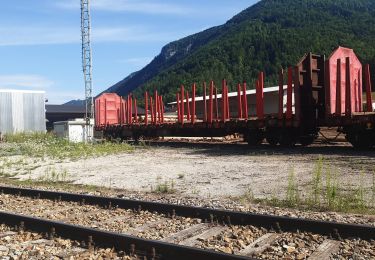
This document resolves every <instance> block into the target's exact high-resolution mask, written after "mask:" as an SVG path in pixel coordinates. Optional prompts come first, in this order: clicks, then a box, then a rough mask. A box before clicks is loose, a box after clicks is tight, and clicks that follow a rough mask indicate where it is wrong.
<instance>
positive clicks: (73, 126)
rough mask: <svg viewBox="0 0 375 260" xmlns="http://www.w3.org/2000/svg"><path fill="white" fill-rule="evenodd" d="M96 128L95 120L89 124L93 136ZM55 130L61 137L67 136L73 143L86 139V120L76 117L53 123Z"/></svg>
mask: <svg viewBox="0 0 375 260" xmlns="http://www.w3.org/2000/svg"><path fill="white" fill-rule="evenodd" d="M93 129H94V121H93V120H92V121H91V125H90V126H89V131H90V133H89V135H90V136H92V134H93ZM53 132H54V133H55V134H56V136H58V137H60V138H65V139H67V140H69V141H70V142H73V143H80V142H84V141H85V139H86V138H85V137H86V121H84V120H83V119H76V120H72V121H60V122H54V123H53Z"/></svg>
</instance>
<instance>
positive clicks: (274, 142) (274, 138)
mask: <svg viewBox="0 0 375 260" xmlns="http://www.w3.org/2000/svg"><path fill="white" fill-rule="evenodd" d="M266 140H267V143H269V144H270V145H272V146H277V145H278V144H279V141H280V138H279V137H278V136H267V137H266Z"/></svg>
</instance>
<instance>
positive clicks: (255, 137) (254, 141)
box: [245, 130, 264, 146]
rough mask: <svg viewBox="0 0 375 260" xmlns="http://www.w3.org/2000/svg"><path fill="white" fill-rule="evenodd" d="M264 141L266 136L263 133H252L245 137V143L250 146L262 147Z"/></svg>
mask: <svg viewBox="0 0 375 260" xmlns="http://www.w3.org/2000/svg"><path fill="white" fill-rule="evenodd" d="M263 140H264V134H263V132H262V131H259V130H256V131H250V132H249V133H248V134H246V135H245V141H246V142H247V143H248V144H249V145H250V146H256V145H260V144H261V143H262V142H263Z"/></svg>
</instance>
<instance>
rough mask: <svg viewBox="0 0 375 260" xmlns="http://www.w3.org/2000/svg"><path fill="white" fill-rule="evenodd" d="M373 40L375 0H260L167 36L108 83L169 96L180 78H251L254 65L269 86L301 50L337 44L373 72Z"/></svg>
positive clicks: (187, 81)
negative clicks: (157, 49)
mask: <svg viewBox="0 0 375 260" xmlns="http://www.w3.org/2000/svg"><path fill="white" fill-rule="evenodd" d="M374 43H375V1H374V0H355V1H353V0H262V1H260V2H258V3H257V4H255V5H253V6H251V7H249V8H248V9H246V10H244V11H243V12H241V13H239V14H238V15H236V16H234V17H233V18H232V19H231V20H229V21H228V22H227V23H225V24H224V25H221V26H217V27H213V28H211V29H208V30H206V31H203V32H200V33H197V34H194V35H191V36H188V37H186V38H183V39H181V40H178V41H175V42H172V43H169V44H168V45H166V46H165V47H164V48H163V49H162V51H161V53H160V54H159V55H158V56H157V57H156V58H155V59H154V60H153V61H152V62H151V63H150V64H149V65H147V66H146V67H144V68H143V69H142V70H140V71H138V72H135V73H133V74H131V75H130V76H128V77H127V78H125V79H124V80H122V81H120V82H119V83H117V84H115V85H114V86H112V87H111V88H110V89H109V90H108V91H111V92H116V93H118V94H120V95H126V94H128V93H129V92H131V91H133V90H135V89H136V90H135V91H134V93H135V94H136V95H138V96H139V95H142V93H143V91H144V90H145V89H148V90H153V89H155V88H157V89H158V90H159V92H160V93H161V94H162V95H164V96H165V98H166V99H167V101H171V100H174V99H175V93H176V91H177V89H178V88H179V86H180V85H181V84H184V85H185V86H187V87H190V86H191V84H192V83H193V82H197V83H200V84H199V86H201V85H202V84H201V83H202V82H203V81H209V80H211V79H213V80H215V82H216V83H217V84H219V82H220V81H221V79H223V78H226V79H227V80H228V82H229V85H230V87H231V88H232V89H234V86H235V84H236V83H238V82H242V81H244V80H246V81H247V82H249V83H250V85H251V86H252V85H253V82H254V79H255V78H256V76H257V73H258V71H259V70H264V71H265V73H266V86H267V85H271V84H276V78H277V72H278V70H279V69H280V68H281V67H284V68H285V67H287V66H289V65H294V64H296V63H297V62H298V60H299V59H300V58H301V57H302V56H303V54H304V53H306V52H310V51H312V52H314V53H317V54H326V55H329V54H330V53H331V52H332V50H333V49H334V48H336V47H337V46H338V45H341V46H344V47H349V48H353V49H354V50H355V51H356V53H357V55H358V56H359V57H360V59H361V60H362V62H366V63H370V64H371V65H372V71H373V73H374V67H375V44H374ZM198 92H200V93H201V88H200V89H198Z"/></svg>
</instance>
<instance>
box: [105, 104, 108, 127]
mask: <svg viewBox="0 0 375 260" xmlns="http://www.w3.org/2000/svg"><path fill="white" fill-rule="evenodd" d="M107 111H108V110H107V100H106V99H104V125H107V124H108V121H107Z"/></svg>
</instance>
